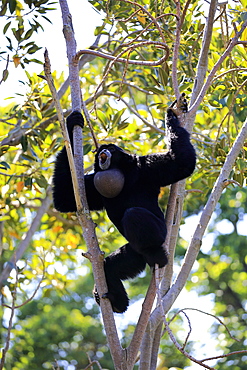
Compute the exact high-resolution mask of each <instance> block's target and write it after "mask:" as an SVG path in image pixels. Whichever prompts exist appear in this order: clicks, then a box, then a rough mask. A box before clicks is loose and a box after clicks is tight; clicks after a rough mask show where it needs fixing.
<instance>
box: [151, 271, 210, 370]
mask: <svg viewBox="0 0 247 370" xmlns="http://www.w3.org/2000/svg"><path fill="white" fill-rule="evenodd" d="M155 277H156V290H157V299H158V302H159V307H160V309H161V314H162V319H163V322H164V324H165V328H166V331H167V333H168V335H169V337H170V339H171V341H172V342H173V344H174V345H175V347H176V348H177V349H178V350H179V351H180V352H181V353H182V354H183V355H185V356H186V357H187V358H188V359H190V360H191V361H193V362H195V363H196V364H198V365H200V366H203V367H205V368H206V369H209V370H216V369H215V368H214V367H211V366H208V365H206V364H203V363H202V361H200V360H197V359H196V358H194V357H193V356H192V355H190V354H189V353H188V352H187V351H185V349H184V347H185V344H184V346H181V345H180V344H179V343H178V342H177V340H176V338H175V336H174V335H173V333H172V331H171V329H170V327H169V324H168V322H167V320H166V315H165V311H164V308H163V304H162V297H161V294H160V290H159V275H158V269H157V267H156V268H155ZM186 339H187V338H186Z"/></svg>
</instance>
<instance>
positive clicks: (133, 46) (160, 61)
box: [75, 41, 169, 67]
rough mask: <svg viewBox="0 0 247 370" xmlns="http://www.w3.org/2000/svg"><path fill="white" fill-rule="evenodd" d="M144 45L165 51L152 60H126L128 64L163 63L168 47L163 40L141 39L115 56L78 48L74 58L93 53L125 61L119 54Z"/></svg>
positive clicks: (119, 61) (153, 65)
mask: <svg viewBox="0 0 247 370" xmlns="http://www.w3.org/2000/svg"><path fill="white" fill-rule="evenodd" d="M146 45H154V46H156V47H157V48H160V49H163V50H165V51H166V53H165V54H164V55H163V57H162V58H160V59H158V60H156V61H153V62H150V61H148V60H129V61H128V63H129V64H134V65H137V66H149V67H155V66H159V65H160V64H162V63H164V62H165V61H166V60H167V59H168V56H169V48H168V46H167V45H166V43H163V42H160V41H143V42H139V43H136V44H134V45H132V46H131V47H129V48H127V49H126V50H123V51H122V52H121V53H120V54H119V55H117V56H113V55H110V54H106V53H102V52H100V51H96V50H90V49H84V50H80V51H78V52H77V53H76V56H75V59H78V58H79V57H80V56H81V55H84V54H90V55H94V56H96V57H100V58H104V59H108V60H111V61H113V63H126V61H127V59H125V58H121V56H122V55H123V54H125V53H127V52H128V51H129V50H131V51H132V50H133V49H134V48H137V47H141V46H146Z"/></svg>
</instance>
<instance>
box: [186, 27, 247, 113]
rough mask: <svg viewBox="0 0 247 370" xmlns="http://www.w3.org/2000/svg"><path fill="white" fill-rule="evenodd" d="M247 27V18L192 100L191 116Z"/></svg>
mask: <svg viewBox="0 0 247 370" xmlns="http://www.w3.org/2000/svg"><path fill="white" fill-rule="evenodd" d="M246 27H247V20H246V21H245V22H244V23H243V25H242V27H241V30H240V31H239V32H237V33H236V35H235V36H234V37H233V39H232V40H231V42H230V44H229V45H228V48H227V49H226V50H225V52H224V53H223V54H222V55H221V57H220V58H219V60H218V61H217V62H216V63H215V65H214V67H213V68H212V70H211V72H210V73H209V75H208V77H207V80H206V82H205V83H204V85H203V86H202V88H201V91H200V92H199V93H198V95H197V98H196V99H195V100H191V103H193V104H191V106H190V109H189V111H188V114H189V115H190V116H193V115H194V114H195V112H196V110H197V109H198V107H199V105H200V104H201V102H202V100H203V98H204V96H205V94H206V92H207V90H208V88H209V87H210V86H211V83H212V81H213V78H214V76H215V74H216V72H217V70H218V69H219V68H220V66H221V65H222V63H223V62H224V60H225V59H226V58H227V57H228V56H229V55H230V53H231V52H232V49H233V48H234V47H235V46H236V45H237V43H238V39H239V37H240V36H241V35H242V33H243V32H244V30H245V28H246Z"/></svg>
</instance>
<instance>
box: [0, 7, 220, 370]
mask: <svg viewBox="0 0 247 370" xmlns="http://www.w3.org/2000/svg"><path fill="white" fill-rule="evenodd" d="M69 7H70V12H71V14H72V19H73V25H74V30H75V37H76V40H77V48H78V50H80V49H84V48H87V47H89V46H90V45H91V44H92V43H93V42H94V40H95V37H94V34H93V33H94V29H95V27H96V26H99V25H101V24H102V22H101V17H100V15H99V14H98V13H96V12H95V11H94V10H93V9H92V7H91V5H90V4H89V3H88V2H87V0H81V1H78V0H70V1H69ZM48 16H49V17H50V20H51V21H52V23H53V24H52V25H51V24H49V23H48V22H47V23H46V22H45V23H44V24H43V26H44V29H45V31H44V32H39V34H38V35H37V37H36V40H37V44H38V45H39V46H42V47H43V49H42V50H41V51H40V52H39V56H36V55H35V57H37V58H38V59H41V60H42V58H43V52H44V48H47V49H48V52H49V56H50V60H51V66H52V70H57V71H58V72H62V71H64V72H65V76H67V75H68V67H67V58H66V48H65V41H64V37H63V33H62V20H61V13H60V10H57V11H53V12H50V13H48ZM0 43H1V44H2V45H3V44H5V41H4V40H3V37H2V35H0ZM2 49H4V48H2ZM4 68H5V63H4V62H1V63H0V73H1V71H2V70H3V69H4ZM28 71H29V72H30V73H33V72H36V73H38V74H39V73H40V72H41V71H42V66H41V65H38V64H35V63H32V64H30V65H29V66H28ZM9 72H10V76H9V78H8V79H7V81H6V82H5V83H3V84H2V85H1V86H0V105H7V104H9V102H10V100H4V99H5V98H6V97H9V96H15V95H14V94H15V93H18V92H19V93H23V84H21V83H20V82H18V80H22V81H27V77H26V75H25V73H24V71H23V70H22V68H21V67H20V66H19V67H18V68H14V66H13V63H11V66H10V68H9ZM14 100H15V101H17V100H18V98H16V97H15V99H14ZM195 225H196V223H195V219H194V218H191V220H190V219H187V220H186V224H185V225H184V226H183V227H182V232H183V231H184V230H187V231H186V233H185V234H184V235H183V237H184V238H185V239H187V238H188V237H189V236H190V235H188V230H190V234H192V232H193V229H194V227H195ZM183 228H184V229H183ZM205 241H206V239H205ZM211 245H212V238H211V240H210V239H207V241H206V243H205V247H206V248H207V249H210V247H211ZM195 267H196V266H195ZM141 304H142V302H140V301H139V302H137V303H136V304H134V305H132V306H131V307H130V308H129V309H128V311H127V313H126V314H124V315H116V321H117V325H118V327H119V328H121V327H122V326H123V325H125V324H126V323H127V322H129V321H132V319H133V318H134V321H135V319H136V318H137V308H138V311H139V309H140V307H141ZM174 307H176V308H178V309H181V308H184V307H193V308H197V309H200V310H204V311H207V312H211V310H212V308H213V304H212V302H211V297H210V296H206V297H200V298H199V297H198V296H197V294H196V293H195V292H190V293H188V292H187V291H185V290H184V291H183V292H182V294H181V295H180V296H179V298H178V300H177V301H176V302H175V306H174ZM187 314H188V315H189V317H190V319H191V325H192V328H193V331H192V335H191V336H190V339H191V340H195V341H196V342H197V344H195V346H194V350H195V351H196V354H195V357H196V358H202V357H204V356H205V355H206V357H210V356H214V355H215V354H216V350H215V348H216V344H217V342H216V341H213V340H212V338H211V337H210V335H209V333H208V330H209V329H210V327H211V326H212V325H213V322H214V320H213V319H212V318H210V317H208V316H205V315H202V314H199V313H196V312H194V311H193V312H189V311H187ZM184 327H185V329H186V327H187V326H186V325H184ZM186 334H187V333H185V334H184V333H183V334H182V336H181V337H182V338H185V337H186ZM200 340H201V342H200V343H199V342H198V341H200ZM204 345H205V346H204ZM203 346H204V347H203ZM217 354H219V353H218V352H217ZM186 370H198V365H196V364H192V365H191V366H189V367H186Z"/></svg>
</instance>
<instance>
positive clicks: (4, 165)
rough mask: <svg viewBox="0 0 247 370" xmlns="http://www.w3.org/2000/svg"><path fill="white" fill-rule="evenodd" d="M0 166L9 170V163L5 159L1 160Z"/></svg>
mask: <svg viewBox="0 0 247 370" xmlns="http://www.w3.org/2000/svg"><path fill="white" fill-rule="evenodd" d="M0 166H1V169H3V170H9V169H10V166H9V164H8V163H7V162H5V161H1V162H0Z"/></svg>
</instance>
